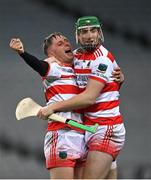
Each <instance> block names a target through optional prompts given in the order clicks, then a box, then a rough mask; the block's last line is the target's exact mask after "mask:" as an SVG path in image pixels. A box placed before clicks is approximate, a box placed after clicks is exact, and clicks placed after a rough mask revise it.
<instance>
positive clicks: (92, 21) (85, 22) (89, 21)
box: [75, 16, 104, 51]
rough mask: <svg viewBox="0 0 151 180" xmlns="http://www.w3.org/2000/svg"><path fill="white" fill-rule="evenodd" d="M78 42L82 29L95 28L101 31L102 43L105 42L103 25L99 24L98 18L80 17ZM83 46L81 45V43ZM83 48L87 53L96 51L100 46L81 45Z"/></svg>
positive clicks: (77, 30) (77, 28) (77, 27)
mask: <svg viewBox="0 0 151 180" xmlns="http://www.w3.org/2000/svg"><path fill="white" fill-rule="evenodd" d="M75 25H76V42H77V43H79V41H78V33H79V32H80V30H81V29H83V28H87V27H95V28H98V31H100V39H99V41H100V42H104V36H103V33H102V29H101V23H100V22H99V20H98V18H97V17H95V16H83V17H80V18H79V19H78V20H77V22H76V24H75ZM80 44H81V43H80ZM81 46H82V48H83V49H84V50H86V51H94V50H95V49H96V47H97V46H98V44H81Z"/></svg>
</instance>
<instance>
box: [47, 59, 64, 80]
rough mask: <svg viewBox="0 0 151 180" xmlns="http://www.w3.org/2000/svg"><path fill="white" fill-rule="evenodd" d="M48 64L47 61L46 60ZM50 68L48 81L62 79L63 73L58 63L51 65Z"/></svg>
mask: <svg viewBox="0 0 151 180" xmlns="http://www.w3.org/2000/svg"><path fill="white" fill-rule="evenodd" d="M44 61H46V62H47V59H46V60H44ZM48 64H49V68H48V71H47V74H46V76H45V78H46V79H48V78H49V79H58V78H60V77H61V72H60V69H59V65H58V64H57V63H56V62H53V63H49V62H48Z"/></svg>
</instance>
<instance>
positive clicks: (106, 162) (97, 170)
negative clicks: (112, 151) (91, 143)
mask: <svg viewBox="0 0 151 180" xmlns="http://www.w3.org/2000/svg"><path fill="white" fill-rule="evenodd" d="M112 160H113V158H112V156H111V155H109V154H107V153H104V152H100V151H89V152H88V156H87V160H86V165H85V168H84V173H83V178H84V179H98V178H101V179H102V178H105V177H106V175H107V173H108V172H109V170H110V167H111V163H112Z"/></svg>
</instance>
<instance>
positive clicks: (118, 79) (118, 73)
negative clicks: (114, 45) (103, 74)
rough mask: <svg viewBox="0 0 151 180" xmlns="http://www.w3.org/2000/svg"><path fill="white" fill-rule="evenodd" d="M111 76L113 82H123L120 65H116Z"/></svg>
mask: <svg viewBox="0 0 151 180" xmlns="http://www.w3.org/2000/svg"><path fill="white" fill-rule="evenodd" d="M112 77H113V79H114V81H115V82H118V83H123V82H124V74H123V73H122V70H121V68H120V67H117V68H115V69H114V70H113V72H112Z"/></svg>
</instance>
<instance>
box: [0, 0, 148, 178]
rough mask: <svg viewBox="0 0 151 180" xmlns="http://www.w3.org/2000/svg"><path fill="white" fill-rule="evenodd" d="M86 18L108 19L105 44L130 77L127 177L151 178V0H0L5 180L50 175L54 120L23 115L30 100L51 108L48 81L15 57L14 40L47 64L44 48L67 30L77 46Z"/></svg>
mask: <svg viewBox="0 0 151 180" xmlns="http://www.w3.org/2000/svg"><path fill="white" fill-rule="evenodd" d="M81 15H96V16H98V17H99V18H100V19H101V20H102V22H103V32H104V35H105V47H107V48H108V49H109V50H110V51H111V52H112V53H113V55H114V56H115V57H116V59H117V62H118V63H119V65H120V66H121V68H122V70H123V72H124V74H125V83H124V85H123V87H122V89H121V112H122V113H123V117H124V122H125V125H126V129H127V136H126V143H125V147H124V149H123V151H122V152H121V154H120V156H119V158H118V169H119V178H124V179H127V178H142V179H143V178H151V140H150V137H151V130H150V129H151V118H150V111H151V106H150V102H151V96H150V88H151V82H150V78H151V33H150V32H151V23H150V22H151V1H150V0H143V1H140V0H133V1H131V0H127V1H125V0H116V1H113V0H93V1H90V0H75V1H73V0H72V1H71V0H41V1H40V0H11V1H10V0H0V83H1V85H0V92H1V93H0V178H4V179H10V178H15V179H19V178H23V179H27V178H30V179H31V178H35V179H38V178H39V179H40V178H49V173H48V171H47V170H46V169H45V161H44V155H43V140H44V136H45V132H46V127H47V123H46V122H42V121H40V120H37V119H36V118H31V119H29V120H26V121H22V122H17V121H16V118H15V108H16V105H17V103H18V102H19V101H20V100H21V99H22V98H24V97H28V96H30V97H32V98H33V99H35V100H36V101H37V102H39V103H40V104H42V105H44V104H45V101H44V96H43V89H42V85H41V82H40V77H39V75H38V74H36V73H35V72H34V71H33V70H32V69H31V68H29V67H28V66H27V65H26V64H25V63H24V62H23V61H22V59H21V58H20V57H18V56H17V55H16V54H15V53H14V52H12V50H11V49H10V48H9V41H10V39H11V38H12V37H19V38H21V40H22V41H23V42H24V46H25V49H26V50H27V51H28V52H31V53H33V54H35V55H37V56H38V57H39V58H41V59H43V58H45V57H44V55H43V52H42V48H41V44H42V42H43V39H44V37H45V36H47V35H49V34H50V33H51V32H54V31H60V32H63V33H64V34H65V35H66V36H67V37H68V38H69V39H70V40H71V42H72V43H73V45H74V47H76V44H75V39H74V23H75V20H76V19H77V18H78V17H80V16H81Z"/></svg>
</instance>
